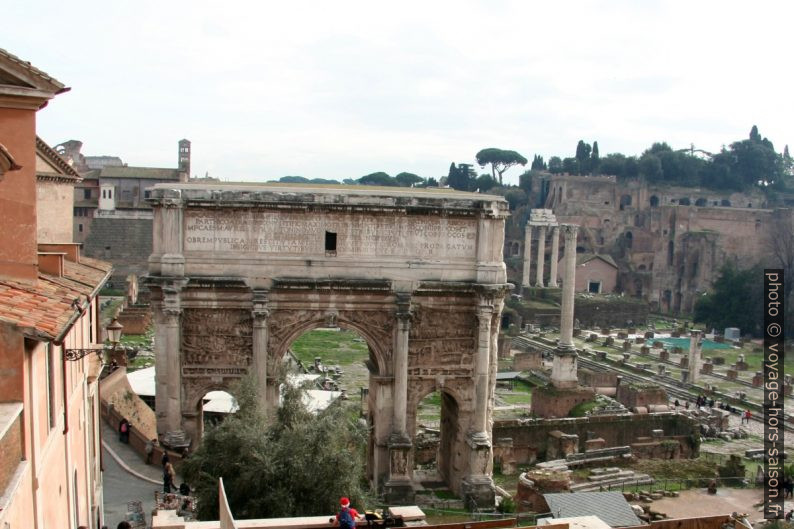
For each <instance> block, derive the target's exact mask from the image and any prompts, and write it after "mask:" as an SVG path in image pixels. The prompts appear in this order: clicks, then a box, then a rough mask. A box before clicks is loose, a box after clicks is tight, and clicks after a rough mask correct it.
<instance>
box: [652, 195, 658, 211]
mask: <svg viewBox="0 0 794 529" xmlns="http://www.w3.org/2000/svg"><path fill="white" fill-rule="evenodd" d="M651 207H652V208H658V207H659V197H657V196H656V195H653V196H651Z"/></svg>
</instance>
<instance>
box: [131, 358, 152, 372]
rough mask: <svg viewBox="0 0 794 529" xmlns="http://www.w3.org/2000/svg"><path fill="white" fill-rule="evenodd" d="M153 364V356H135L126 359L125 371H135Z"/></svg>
mask: <svg viewBox="0 0 794 529" xmlns="http://www.w3.org/2000/svg"><path fill="white" fill-rule="evenodd" d="M153 365H154V357H153V356H136V357H135V358H133V359H131V360H128V361H127V371H137V370H138V369H144V368H146V367H151V366H153Z"/></svg>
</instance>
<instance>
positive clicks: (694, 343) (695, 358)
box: [687, 331, 701, 384]
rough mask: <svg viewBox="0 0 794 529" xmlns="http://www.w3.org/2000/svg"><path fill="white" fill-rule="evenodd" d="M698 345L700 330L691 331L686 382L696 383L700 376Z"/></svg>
mask: <svg viewBox="0 0 794 529" xmlns="http://www.w3.org/2000/svg"><path fill="white" fill-rule="evenodd" d="M700 347H701V346H700V331H692V333H691V335H690V338H689V355H688V356H689V358H688V360H689V363H688V367H689V377H687V382H689V383H690V384H696V383H697V381H698V379H699V378H700V367H701V359H700Z"/></svg>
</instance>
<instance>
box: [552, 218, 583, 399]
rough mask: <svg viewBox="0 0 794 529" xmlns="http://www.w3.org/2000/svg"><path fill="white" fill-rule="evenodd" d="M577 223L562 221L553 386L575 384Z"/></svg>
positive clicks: (566, 386) (569, 386)
mask: <svg viewBox="0 0 794 529" xmlns="http://www.w3.org/2000/svg"><path fill="white" fill-rule="evenodd" d="M578 228H579V227H578V226H576V225H574V224H563V225H562V227H561V229H562V234H563V237H565V256H564V258H563V265H564V267H565V269H564V277H563V283H562V308H561V312H560V341H559V345H558V346H557V350H556V351H555V352H554V362H553V364H552V369H551V383H552V385H553V386H554V387H556V388H575V387H576V386H578V384H579V381H578V377H577V373H576V370H577V365H576V364H577V362H576V349H575V348H574V345H573V308H574V291H575V285H576V233H577V231H578Z"/></svg>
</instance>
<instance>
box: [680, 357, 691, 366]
mask: <svg viewBox="0 0 794 529" xmlns="http://www.w3.org/2000/svg"><path fill="white" fill-rule="evenodd" d="M678 365H679V366H681V367H683V368H687V367H689V358H687V357H686V356H682V357H681V360H679V362H678Z"/></svg>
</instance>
